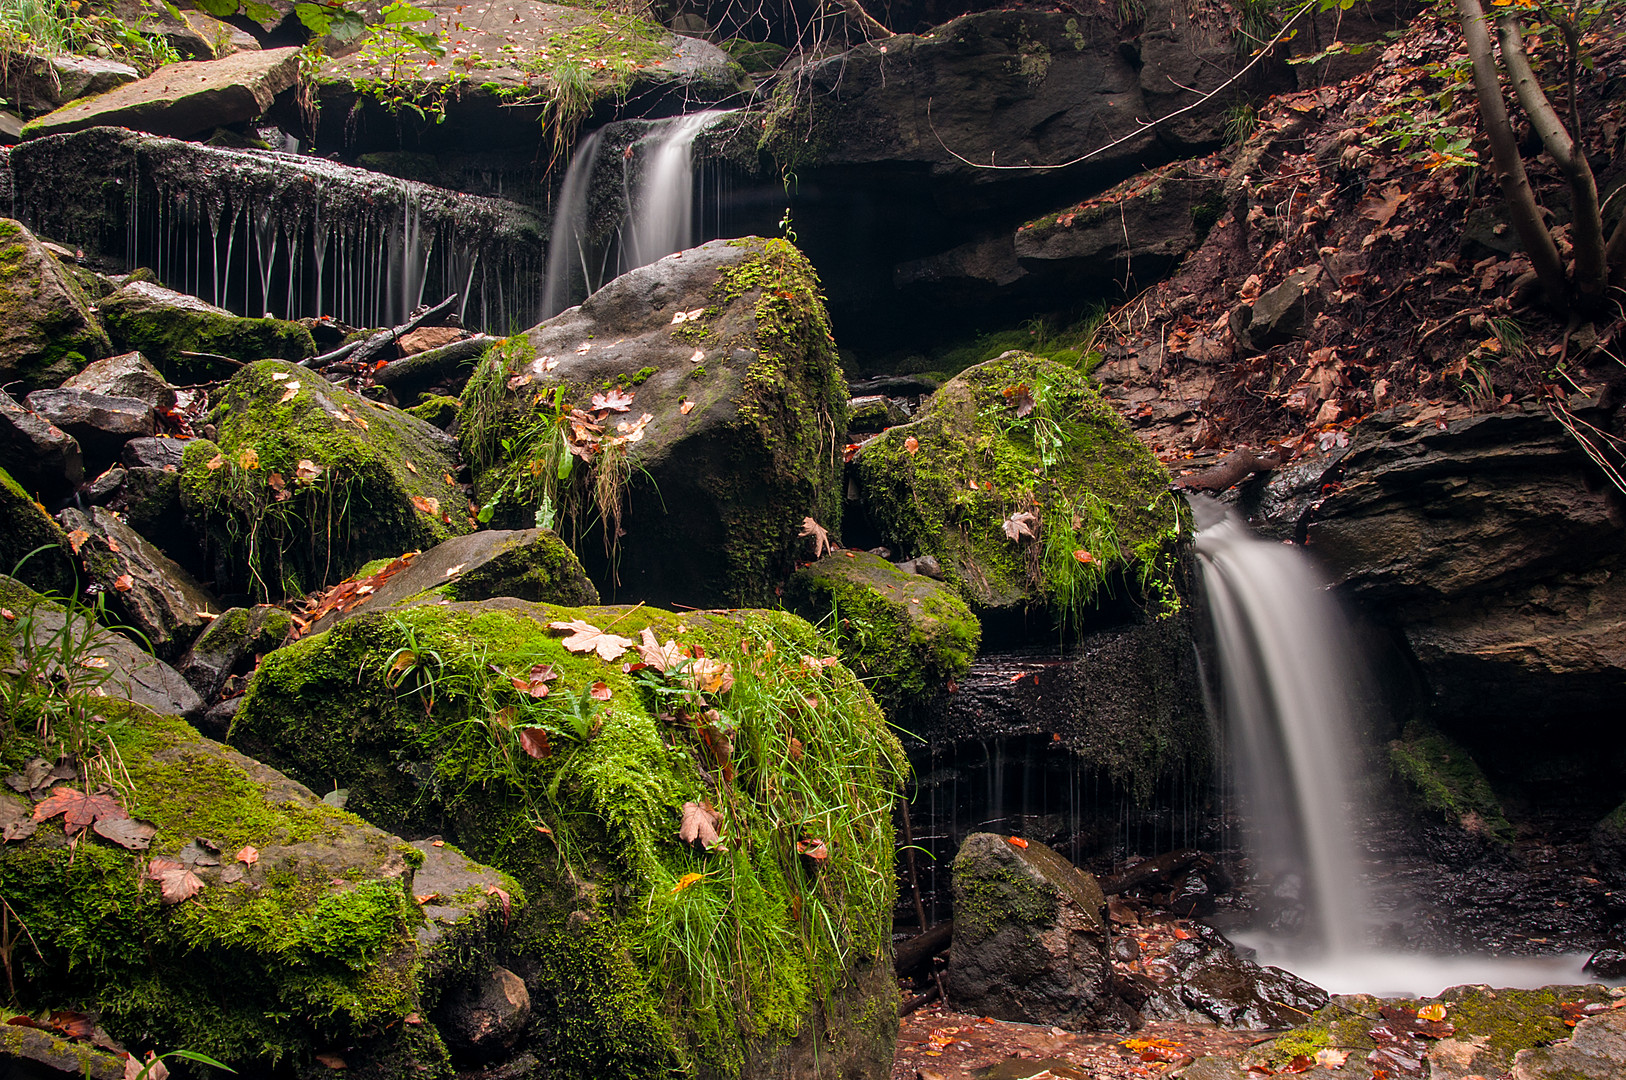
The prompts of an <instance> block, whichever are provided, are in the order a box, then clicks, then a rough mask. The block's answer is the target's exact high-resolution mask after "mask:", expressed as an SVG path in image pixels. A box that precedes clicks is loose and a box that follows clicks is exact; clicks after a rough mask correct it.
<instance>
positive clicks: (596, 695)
mask: <svg viewBox="0 0 1626 1080" xmlns="http://www.w3.org/2000/svg"><path fill="white" fill-rule="evenodd" d="M588 693H590V694H592V695H593V700H594V701H609V700H610V687H609V684H607V683H601V682H596V683H594V684H593V688H592V689H591V690H589V691H588Z"/></svg>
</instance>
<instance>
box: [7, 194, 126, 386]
mask: <svg viewBox="0 0 1626 1080" xmlns="http://www.w3.org/2000/svg"><path fill="white" fill-rule="evenodd" d="M111 351H112V344H111V343H110V342H109V341H108V337H107V331H105V330H103V329H102V326H101V323H100V322H98V321H97V319H96V316H95V315H94V314H93V313H92V312H91V308H90V301H89V300H88V299H86V297H85V294H84V290H82V289H80V287H79V283H78V282H76V281H75V280H74V278H73V275H72V274H70V273H68V271H67V270H65V269H63V267H62V264H61V263H59V262H57V261H56V256H54V255H52V254H51V253H50V252H49V251H47V250H46V249H45V246H44V245H43V244H41V243H40V242H39V241H38V240H36V239H35V238H34V234H33V233H31V232H29V231H28V230H27V229H25V228H24V227H23V226H22V225H21V224H19V223H18V222H15V221H12V220H11V219H9V218H0V383H4V384H7V385H8V386H9V385H10V384H18V388H17V389H18V390H38V389H41V388H43V387H51V386H57V385H59V384H60V383H61V382H62V381H63V380H64V379H66V378H68V377H69V376H71V375H73V374H75V373H77V372H78V371H79V369H80V368H83V367H84V366H85V365H86V364H88V363H90V362H91V361H92V360H99V359H101V358H102V357H104V356H106V355H108V353H109V352H111ZM18 396H21V393H20V392H19V393H18Z"/></svg>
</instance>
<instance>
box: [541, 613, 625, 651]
mask: <svg viewBox="0 0 1626 1080" xmlns="http://www.w3.org/2000/svg"><path fill="white" fill-rule="evenodd" d="M548 627H549V628H550V629H553V630H568V631H570V636H568V637H566V638H565V640H564V641H563V642H562V643H561V644H563V645H564V647H565V648H567V649H569V650H570V651H571V652H579V653H584V652H592V653H597V654H598V657H599V659H600V660H604V661H606V662H608V661H610V660H615V659H617V658H618V657H620V655H621V654H622V653H624V652H626V651H627V649H628V648H630V647H631V646H632V644H633V641H632V639H631V638H624V637H622V636H621V635H619V634H611V633H609V632H607V631H604V630H600V629H599V628H598V627H596V626H594V625H593V624H592V623H590V622H583V621H582V620H581V619H572V620H570V621H569V622H553V623H549V624H548Z"/></svg>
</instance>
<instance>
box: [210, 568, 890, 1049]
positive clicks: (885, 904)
mask: <svg viewBox="0 0 1626 1080" xmlns="http://www.w3.org/2000/svg"><path fill="white" fill-rule="evenodd" d="M577 618H579V619H584V620H586V621H587V622H589V623H591V624H593V625H594V626H598V627H603V628H605V629H606V630H610V631H612V632H613V633H615V634H620V635H625V636H627V637H632V638H638V637H639V636H641V631H643V630H644V629H646V628H647V629H649V630H650V632H651V633H652V634H653V635H654V637H655V638H656V640H658V641H662V642H664V641H666V640H668V639H671V640H675V641H681V642H683V643H685V644H686V645H688V646H689V647H690V648H691V649H692V650H695V651H697V652H698V651H701V650H703V652H704V656H705V658H706V659H707V660H709V661H723V662H727V663H728V664H730V665H731V672H732V675H733V678H734V683H733V686H732V688H730V689H727V690H723V689H721V688H720V687H719V688H717V689H714V690H710V691H705V692H702V691H701V690H700V689H698V688H696V687H695V686H693V685H689V686H687V687H686V686H685V685H684V684H683V680H682V679H681V678H680V677H678V678H668V679H660V678H657V677H655V675H654V672H653V671H651V670H649V669H645V670H644V671H641V672H632V671H626V670H623V665H622V663H621V661H620V658H618V659H617V661H615V662H609V663H607V662H604V661H602V660H600V659H598V658H597V657H596V656H595V655H593V654H592V653H588V654H587V655H585V656H584V655H581V654H578V653H573V652H570V651H568V650H566V649H565V648H564V647H563V645H562V644H561V638H560V636H559V635H557V634H554V633H550V632H549V631H547V630H546V624H547V623H549V622H552V621H558V620H569V619H577ZM828 649H829V645H828V643H825V642H821V641H819V640H818V639H817V638H816V636H815V635H814V634H813V633H812V632H811V630H810V628H809V627H808V626H807V625H806V624H805V623H803V622H802V621H801V620H799V619H796V618H795V617H793V616H789V615H785V614H782V613H774V612H737V613H730V614H715V613H712V614H708V613H692V614H689V615H686V616H679V615H676V614H672V613H668V612H664V611H658V610H654V609H650V608H643V607H640V608H631V609H628V608H584V609H577V608H558V607H553V606H549V605H536V604H527V603H524V602H520V601H513V600H498V601H487V602H484V603H481V604H462V603H454V604H448V605H426V606H422V607H417V608H410V609H407V610H404V611H400V612H397V613H395V614H391V615H387V616H386V615H360V616H353V617H352V618H350V619H349V620H347V621H346V622H343V623H341V624H339V625H338V626H336V627H335V628H333V629H332V630H329V631H327V632H326V633H323V634H319V635H315V636H313V637H311V638H308V639H305V640H303V641H300V642H297V643H296V644H294V645H292V646H289V647H287V648H285V649H282V650H280V651H278V652H276V653H274V654H272V655H271V656H268V657H267V658H266V660H265V662H264V663H263V664H262V665H261V667H260V670H259V672H258V674H257V675H256V676H255V678H254V681H253V683H252V684H251V686H250V689H249V692H248V696H247V698H246V699H245V701H244V704H243V706H242V708H241V710H240V711H239V713H238V716H237V720H236V723H235V726H234V729H233V735H232V738H233V741H234V742H237V743H240V744H241V745H243V746H244V747H246V748H249V749H252V750H254V751H255V752H256V753H259V754H262V755H265V756H268V757H269V758H271V759H272V760H277V761H285V762H286V763H287V765H288V767H289V768H291V769H293V770H295V771H296V772H297V773H298V774H299V775H301V776H302V777H304V778H306V779H307V780H308V781H309V782H310V783H312V784H313V785H314V786H317V787H320V788H322V789H326V788H328V787H330V786H332V785H334V784H338V785H339V786H343V787H347V788H349V790H350V803H349V805H350V807H351V808H352V809H355V810H357V811H358V812H360V813H363V814H365V815H367V816H368V817H369V818H371V819H373V820H376V821H379V822H382V823H385V824H387V825H389V826H391V827H395V828H399V829H404V830H414V831H423V832H428V831H435V832H444V833H446V834H448V836H449V837H450V838H452V839H454V840H455V842H457V843H458V844H459V845H460V846H461V847H462V848H463V849H464V850H465V851H467V852H469V854H470V855H471V856H473V857H475V858H478V859H480V860H481V861H483V862H487V863H490V864H492V865H495V866H498V867H501V868H504V869H507V870H509V871H510V872H511V873H513V874H514V875H515V876H516V878H518V879H519V880H520V882H521V884H523V885H524V886H525V888H526V889H527V890H528V893H529V894H530V896H531V897H532V905H531V908H530V914H529V915H527V916H526V918H525V919H524V920H523V921H522V922H521V923H520V924H518V925H516V927H515V931H514V932H515V935H516V938H517V942H518V943H517V944H516V946H515V947H516V949H517V950H518V951H520V952H522V953H523V954H524V955H525V956H526V957H528V958H529V960H530V962H533V963H535V964H536V965H537V972H538V974H537V976H536V977H535V978H534V979H533V980H532V985H533V990H532V993H533V1000H534V1001H535V1003H536V1006H537V1009H538V1011H539V1013H540V1014H541V1018H542V1022H541V1025H540V1029H541V1030H544V1031H547V1032H549V1033H551V1034H550V1036H549V1037H550V1039H551V1040H552V1045H551V1047H550V1048H549V1052H550V1056H552V1057H554V1059H555V1060H556V1061H558V1062H560V1063H561V1065H560V1068H561V1069H562V1070H563V1071H562V1072H561V1074H560V1075H563V1076H582V1077H589V1076H607V1075H615V1076H627V1077H655V1076H669V1075H671V1074H672V1072H674V1071H676V1072H678V1073H679V1074H686V1075H695V1074H702V1073H704V1074H709V1075H722V1076H732V1075H737V1074H738V1073H739V1071H740V1069H741V1068H742V1066H743V1063H744V1061H745V1059H746V1056H747V1054H749V1053H752V1052H756V1051H758V1050H760V1049H762V1048H764V1047H773V1046H776V1045H779V1044H782V1043H785V1042H787V1041H789V1040H790V1039H792V1037H794V1036H796V1035H797V1034H798V1032H800V1031H801V1030H802V1028H803V1025H804V1024H805V1023H806V1022H807V1020H808V1017H809V1016H810V1015H811V1014H812V1010H813V1009H814V1007H815V1004H816V1003H817V1002H820V1001H823V1000H827V999H829V998H832V997H834V996H836V995H838V994H841V993H843V992H844V990H845V987H846V980H847V978H848V971H849V969H850V968H851V966H852V965H854V964H855V963H856V962H857V961H858V959H859V958H861V957H884V955H885V952H886V949H887V947H888V942H889V940H890V914H891V903H892V898H893V892H894V889H895V885H894V875H893V874H892V870H891V868H892V859H893V854H892V827H891V801H892V798H893V797H894V796H893V793H894V792H895V789H896V785H897V784H898V782H899V781H900V779H901V775H902V771H903V770H904V768H905V765H904V759H903V756H902V750H901V747H900V746H899V745H898V743H897V741H896V739H895V738H894V737H893V736H892V735H891V733H890V732H889V730H888V729H887V727H886V725H885V724H884V722H883V720H882V719H881V716H880V712H879V710H878V709H877V708H876V706H875V704H874V702H873V700H872V699H871V698H870V697H869V695H868V694H867V693H866V692H865V691H864V689H863V687H862V686H861V684H860V683H859V682H858V681H857V680H856V679H854V678H853V676H852V675H851V674H850V673H849V672H847V671H846V670H845V669H844V668H842V667H840V666H828V667H827V666H824V665H820V664H809V663H808V662H806V661H804V657H818V656H822V655H825V654H826V652H827V651H828ZM403 655H409V656H410V657H411V660H410V661H407V662H404V663H403V662H402V660H401V658H402V657H403ZM627 659H632V657H630V656H629V657H627ZM684 663H685V664H689V663H693V662H692V661H684ZM537 664H542V665H547V666H549V667H551V669H552V671H553V672H554V673H556V674H557V678H556V679H553V680H550V682H549V691H548V694H547V696H546V697H545V698H542V699H537V698H533V697H531V696H529V695H528V694H524V693H521V692H520V691H519V690H517V689H515V687H514V685H513V683H512V679H514V678H522V677H523V678H522V681H524V679H525V678H529V673H530V672H531V670H532V668H533V665H537ZM493 669H495V670H493ZM598 684H602V688H603V689H602V690H601V691H600V698H603V700H601V699H600V698H595V697H593V696H592V694H591V693H590V690H591V688H592V687H594V686H595V685H598ZM606 695H607V697H606ZM707 710H715V711H714V712H708V711H707ZM527 730H529V731H531V732H532V734H531V735H528V736H525V738H526V739H528V740H531V743H530V745H532V747H533V748H534V747H535V746H536V741H535V740H536V738H537V736H536V734H535V733H536V731H538V730H540V731H542V732H545V733H546V736H547V739H548V747H547V750H546V752H545V753H544V754H543V756H541V757H536V756H533V755H532V754H531V753H529V752H527V751H526V750H525V745H526V744H525V743H522V742H521V734H520V733H521V732H524V731H527ZM724 740H726V743H725V741H724ZM687 802H706V803H710V804H711V805H713V806H715V807H717V808H718V811H719V812H720V814H721V815H722V822H721V826H720V828H721V832H722V835H723V842H724V845H725V846H726V848H727V850H726V851H723V850H714V851H712V852H711V853H709V854H704V853H701V852H699V851H697V850H695V849H693V848H691V847H690V846H688V845H685V844H682V843H680V842H679V841H678V840H677V838H676V833H677V829H678V824H679V811H680V809H681V808H682V806H683V805H684V804H685V803H687ZM812 839H818V840H821V841H823V843H824V845H825V847H824V850H826V851H827V852H828V858H827V859H825V860H823V861H818V860H813V859H809V858H807V857H805V856H803V855H802V854H800V853H799V852H798V844H801V843H803V842H804V841H810V840H812Z"/></svg>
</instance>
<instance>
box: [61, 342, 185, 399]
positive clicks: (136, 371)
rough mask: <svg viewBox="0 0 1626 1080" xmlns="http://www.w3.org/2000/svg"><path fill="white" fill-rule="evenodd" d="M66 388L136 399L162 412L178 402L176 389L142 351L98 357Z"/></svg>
mask: <svg viewBox="0 0 1626 1080" xmlns="http://www.w3.org/2000/svg"><path fill="white" fill-rule="evenodd" d="M61 389H63V390H84V391H88V392H90V393H93V394H106V395H108V396H110V397H122V398H135V399H136V400H138V401H144V402H146V403H147V404H148V405H151V406H152V407H153V408H154V409H156V410H158V411H159V412H163V411H164V410H165V409H168V408H171V407H172V406H174V404H175V388H174V387H172V386H170V385H169V383H167V382H165V381H164V377H163V376H162V375H160V374H159V373H158V369H157V368H155V367H153V366H152V365H151V364H150V363H148V362H147V358H146V357H144V356H142V355H141V354H140V353H138V352H127V353H122V354H120V355H118V356H109V357H108V358H107V359H106V360H97V361H96V362H95V363H93V364H90V365H89V366H88V367H86V368H85V369H84V370H83V371H81V372H79V374H77V375H75V376H74V377H73V378H71V379H69V380H68V381H67V382H65V383H63V384H62V386H61Z"/></svg>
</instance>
